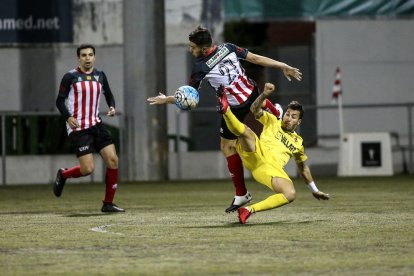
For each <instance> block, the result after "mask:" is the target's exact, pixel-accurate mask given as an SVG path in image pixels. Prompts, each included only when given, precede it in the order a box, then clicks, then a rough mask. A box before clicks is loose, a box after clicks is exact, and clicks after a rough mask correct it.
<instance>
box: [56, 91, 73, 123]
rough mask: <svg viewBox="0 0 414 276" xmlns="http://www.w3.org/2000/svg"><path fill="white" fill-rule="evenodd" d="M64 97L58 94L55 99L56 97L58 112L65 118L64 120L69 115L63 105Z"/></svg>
mask: <svg viewBox="0 0 414 276" xmlns="http://www.w3.org/2000/svg"><path fill="white" fill-rule="evenodd" d="M65 99H66V98H65V97H64V96H61V95H58V97H57V99H56V107H57V108H58V110H59V112H60V114H61V115H62V116H63V118H64V119H65V121H67V119H68V118H69V117H70V116H71V115H70V113H69V110H68V109H67V108H66V105H65Z"/></svg>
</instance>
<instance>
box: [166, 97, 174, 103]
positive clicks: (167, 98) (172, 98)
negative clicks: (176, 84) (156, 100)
mask: <svg viewBox="0 0 414 276" xmlns="http://www.w3.org/2000/svg"><path fill="white" fill-rule="evenodd" d="M165 103H167V104H175V98H174V96H167V97H166V99H165Z"/></svg>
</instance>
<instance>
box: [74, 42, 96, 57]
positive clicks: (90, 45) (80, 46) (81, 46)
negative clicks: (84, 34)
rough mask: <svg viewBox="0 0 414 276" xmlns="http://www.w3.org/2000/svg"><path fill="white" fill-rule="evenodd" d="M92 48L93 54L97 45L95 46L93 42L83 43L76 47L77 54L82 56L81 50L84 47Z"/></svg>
mask: <svg viewBox="0 0 414 276" xmlns="http://www.w3.org/2000/svg"><path fill="white" fill-rule="evenodd" d="M89 48H90V49H92V51H93V54H94V55H95V46H93V45H92V44H81V45H79V47H78V48H77V49H76V54H77V55H78V57H80V51H81V50H83V49H89Z"/></svg>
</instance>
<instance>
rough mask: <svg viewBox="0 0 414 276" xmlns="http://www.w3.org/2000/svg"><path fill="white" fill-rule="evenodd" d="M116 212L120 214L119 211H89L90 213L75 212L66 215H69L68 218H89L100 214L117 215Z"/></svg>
mask: <svg viewBox="0 0 414 276" xmlns="http://www.w3.org/2000/svg"><path fill="white" fill-rule="evenodd" d="M116 214H119V213H89V214H85V213H83V214H76V213H74V214H68V215H65V217H68V218H89V217H100V216H112V215H116Z"/></svg>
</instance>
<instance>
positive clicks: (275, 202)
mask: <svg viewBox="0 0 414 276" xmlns="http://www.w3.org/2000/svg"><path fill="white" fill-rule="evenodd" d="M288 203H289V200H287V199H286V197H285V195H284V194H275V195H272V196H269V197H268V198H266V199H265V200H262V201H260V202H258V203H255V204H252V205H250V206H249V209H250V212H252V213H254V212H260V211H266V210H270V209H273V208H277V207H280V206H283V205H285V204H288Z"/></svg>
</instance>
